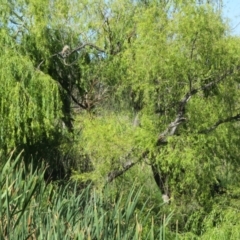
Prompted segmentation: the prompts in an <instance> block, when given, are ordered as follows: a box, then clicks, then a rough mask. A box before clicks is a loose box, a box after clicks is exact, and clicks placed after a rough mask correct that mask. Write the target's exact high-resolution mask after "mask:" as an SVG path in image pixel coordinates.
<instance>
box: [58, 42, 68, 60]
mask: <svg viewBox="0 0 240 240" xmlns="http://www.w3.org/2000/svg"><path fill="white" fill-rule="evenodd" d="M69 53H70V47H69V46H68V45H65V46H64V47H63V49H62V51H61V52H60V53H59V54H61V56H62V57H63V58H65V57H67V55H68V54H69Z"/></svg>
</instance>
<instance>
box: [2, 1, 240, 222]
mask: <svg viewBox="0 0 240 240" xmlns="http://www.w3.org/2000/svg"><path fill="white" fill-rule="evenodd" d="M2 5H3V7H2V9H1V20H0V24H1V49H2V56H1V85H2V88H1V91H2V94H1V95H0V101H1V118H2V125H1V140H0V141H1V145H2V146H3V147H4V148H5V149H10V148H13V147H15V146H17V145H20V146H21V145H24V146H27V147H29V148H31V146H33V145H34V143H37V144H38V145H37V146H38V147H37V149H35V152H39V151H40V150H41V146H42V145H41V143H42V142H45V141H46V142H47V141H49V139H55V140H58V139H60V137H59V136H63V135H64V134H66V135H67V142H65V145H64V146H65V147H66V146H67V148H69V149H71V151H72V152H73V151H75V152H77V153H78V154H79V157H78V158H76V159H79V162H80V169H79V170H80V174H76V176H77V177H78V178H80V179H82V180H86V179H87V180H89V179H90V180H92V181H95V183H103V184H105V183H106V182H107V183H111V182H113V181H115V182H116V183H118V184H120V183H121V182H122V181H125V183H128V182H131V181H133V179H136V178H138V175H140V177H139V178H138V180H139V181H142V182H144V181H145V180H146V178H145V177H147V178H148V179H149V180H148V182H150V183H149V186H150V185H151V186H152V185H153V183H154V180H155V182H156V187H157V188H158V190H160V192H161V193H162V194H164V195H165V197H168V198H170V201H171V204H172V205H176V206H178V207H179V206H181V207H182V206H183V208H184V210H189V211H192V212H193V213H195V212H196V210H198V209H204V211H205V210H206V209H208V210H209V209H211V207H212V206H213V203H214V201H215V200H216V198H218V197H220V198H221V194H223V196H226V194H228V193H229V192H228V189H230V188H231V187H233V186H234V190H231V191H230V190H229V191H230V192H231V194H233V192H234V194H235V191H238V187H236V186H235V183H236V182H237V181H238V180H239V176H238V174H237V172H238V171H239V161H238V159H239V151H238V144H239V140H238V136H239V125H238V121H239V114H240V113H239V96H238V95H239V94H238V93H239V68H240V62H239V52H240V48H239V38H238V37H232V36H231V34H230V31H229V29H228V25H227V23H226V21H225V20H224V19H223V17H222V15H221V8H220V1H195V0H186V1H182V0H170V1H130V0H129V1H127V0H122V1H114V0H112V1H90V0H89V1H82V2H81V3H79V2H78V1H70V0H54V1H39V0H33V1H5V2H3V4H2ZM65 45H68V46H69V48H68V51H66V52H64V54H63V52H61V51H62V49H63V47H64V46H65ZM75 110H76V111H75ZM73 120H75V122H74V121H73ZM59 134H60V135H59ZM39 143H40V144H39ZM58 143H59V142H58V141H56V145H54V148H55V147H56V148H57V149H58V150H59V149H60V148H59V145H58ZM72 147H73V148H72ZM60 150H61V149H60ZM45 152H50V153H51V152H52V153H55V152H54V149H49V148H48V149H47V151H45ZM54 155H55V154H52V158H53V159H54V157H55V158H56V156H54ZM82 163H84V164H85V163H86V164H89V165H91V169H92V171H91V172H87V173H84V171H85V168H84V166H83V165H84V164H82ZM142 172H144V174H142ZM119 179H120V181H119ZM131 184H132V182H131ZM154 186H155V185H154ZM222 199H224V198H221V201H222ZM179 209H181V208H179ZM198 217H199V218H202V216H198ZM188 219H190V218H188ZM190 220H191V219H190ZM190 220H189V221H190Z"/></svg>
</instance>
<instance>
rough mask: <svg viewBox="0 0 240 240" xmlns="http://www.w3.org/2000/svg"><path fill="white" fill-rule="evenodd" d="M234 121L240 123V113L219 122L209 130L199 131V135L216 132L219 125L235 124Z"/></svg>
mask: <svg viewBox="0 0 240 240" xmlns="http://www.w3.org/2000/svg"><path fill="white" fill-rule="evenodd" d="M233 121H240V113H239V114H237V115H235V116H232V117H228V118H225V119H221V120H218V121H217V122H216V123H215V124H214V125H212V126H211V127H209V128H207V129H204V130H201V131H199V133H200V134H206V133H210V132H211V131H213V130H215V129H216V128H217V127H218V126H219V125H221V124H223V123H228V122H233Z"/></svg>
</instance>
